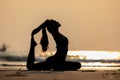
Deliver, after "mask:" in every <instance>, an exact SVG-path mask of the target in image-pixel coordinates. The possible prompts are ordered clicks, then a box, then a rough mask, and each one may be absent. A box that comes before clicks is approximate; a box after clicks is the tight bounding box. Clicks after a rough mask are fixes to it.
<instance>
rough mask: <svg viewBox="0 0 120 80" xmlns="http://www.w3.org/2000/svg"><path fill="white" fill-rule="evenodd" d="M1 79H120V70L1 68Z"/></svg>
mask: <svg viewBox="0 0 120 80" xmlns="http://www.w3.org/2000/svg"><path fill="white" fill-rule="evenodd" d="M0 80H120V70H78V71H28V70H21V69H18V70H0Z"/></svg>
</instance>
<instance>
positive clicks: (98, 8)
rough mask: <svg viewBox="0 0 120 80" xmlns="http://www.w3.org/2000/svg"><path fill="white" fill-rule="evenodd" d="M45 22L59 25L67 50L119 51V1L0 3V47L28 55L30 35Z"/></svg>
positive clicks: (2, 0) (27, 0) (15, 0)
mask: <svg viewBox="0 0 120 80" xmlns="http://www.w3.org/2000/svg"><path fill="white" fill-rule="evenodd" d="M46 19H55V20H57V21H59V22H60V23H61V25H62V26H61V28H60V31H61V32H62V33H63V34H64V35H66V36H67V37H68V38H69V42H70V43H69V50H115V51H120V0H0V45H2V43H6V44H7V46H8V47H9V50H12V51H28V50H29V45H30V44H29V43H30V34H31V31H32V30H33V29H34V28H36V27H37V26H39V25H40V24H41V23H42V22H44V21H45V20H46ZM40 37H41V35H40V34H38V35H37V36H36V41H37V42H38V41H39V40H40ZM50 49H51V50H54V49H55V43H54V41H53V39H52V38H51V36H50Z"/></svg>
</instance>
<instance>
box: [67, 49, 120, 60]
mask: <svg viewBox="0 0 120 80" xmlns="http://www.w3.org/2000/svg"><path fill="white" fill-rule="evenodd" d="M68 55H73V56H76V55H77V56H79V58H82V59H83V58H84V59H94V60H97V59H105V60H111V59H112V60H120V52H117V51H68Z"/></svg>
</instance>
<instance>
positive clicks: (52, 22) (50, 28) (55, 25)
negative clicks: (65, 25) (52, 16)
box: [47, 20, 61, 33]
mask: <svg viewBox="0 0 120 80" xmlns="http://www.w3.org/2000/svg"><path fill="white" fill-rule="evenodd" d="M60 26H61V25H60V23H59V22H57V21H55V20H49V24H48V26H47V30H48V31H49V32H50V33H55V32H57V31H58V28H59V27H60Z"/></svg>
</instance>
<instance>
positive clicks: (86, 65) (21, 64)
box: [0, 51, 120, 70]
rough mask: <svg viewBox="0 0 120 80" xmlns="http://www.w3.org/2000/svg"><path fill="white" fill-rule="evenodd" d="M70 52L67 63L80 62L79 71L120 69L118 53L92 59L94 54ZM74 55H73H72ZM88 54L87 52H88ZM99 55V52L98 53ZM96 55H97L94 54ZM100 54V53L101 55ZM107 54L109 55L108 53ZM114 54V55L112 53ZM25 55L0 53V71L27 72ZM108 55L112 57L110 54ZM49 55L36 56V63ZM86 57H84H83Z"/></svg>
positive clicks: (22, 53)
mask: <svg viewBox="0 0 120 80" xmlns="http://www.w3.org/2000/svg"><path fill="white" fill-rule="evenodd" d="M75 52H76V51H71V52H69V54H68V56H67V59H66V60H67V61H75V62H80V63H81V64H82V67H81V69H80V70H118V69H120V59H119V53H118V55H117V54H116V55H117V56H114V57H115V58H114V57H112V58H108V56H109V55H107V56H106V58H105V57H104V56H103V55H101V56H103V58H102V57H101V58H100V57H96V58H94V57H95V55H94V56H93V59H92V58H91V59H90V58H89V57H90V56H91V55H93V54H94V53H91V52H90V54H91V55H90V54H89V55H90V56H89V55H87V54H86V53H85V52H84V54H83V53H79V52H78V51H77V52H76V53H75ZM73 53H74V54H73ZM88 53H89V51H88ZM98 53H99V52H98ZM95 54H97V53H95ZM101 54H102V53H101ZM108 54H109V53H108ZM113 54H115V53H113ZM27 55H28V54H27V53H25V52H0V70H18V69H22V70H27V69H26V61H27ZM110 55H112V54H111V53H110ZM48 56H50V54H49V55H44V56H43V55H42V56H41V55H36V61H44V60H45V59H46V58H47V57H48ZM84 56H86V57H84Z"/></svg>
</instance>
